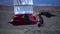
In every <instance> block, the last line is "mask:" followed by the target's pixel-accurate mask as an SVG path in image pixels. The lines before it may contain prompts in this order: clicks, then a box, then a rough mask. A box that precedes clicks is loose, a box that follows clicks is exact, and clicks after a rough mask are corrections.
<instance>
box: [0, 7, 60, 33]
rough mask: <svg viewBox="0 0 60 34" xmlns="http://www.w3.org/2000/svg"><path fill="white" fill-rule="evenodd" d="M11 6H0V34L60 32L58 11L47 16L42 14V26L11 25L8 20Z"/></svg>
mask: <svg viewBox="0 0 60 34" xmlns="http://www.w3.org/2000/svg"><path fill="white" fill-rule="evenodd" d="M11 9H12V8H6V9H5V8H4V9H1V8H0V34H60V14H59V12H58V11H56V12H57V13H56V12H51V13H53V14H56V15H57V16H55V17H51V18H47V17H45V16H42V17H43V19H44V25H43V27H40V28H39V27H37V24H35V25H28V26H26V25H25V26H13V25H11V24H9V23H8V22H9V21H10V19H11V16H12V15H13V9H12V10H11Z"/></svg>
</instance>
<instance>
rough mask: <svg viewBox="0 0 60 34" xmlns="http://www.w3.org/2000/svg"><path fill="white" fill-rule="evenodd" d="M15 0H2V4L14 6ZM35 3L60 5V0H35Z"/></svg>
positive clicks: (0, 0) (39, 4)
mask: <svg viewBox="0 0 60 34" xmlns="http://www.w3.org/2000/svg"><path fill="white" fill-rule="evenodd" d="M13 2H14V1H13V0H0V5H7V6H12V5H13V4H14V3H13ZM33 3H34V5H38V6H60V0H33Z"/></svg>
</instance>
